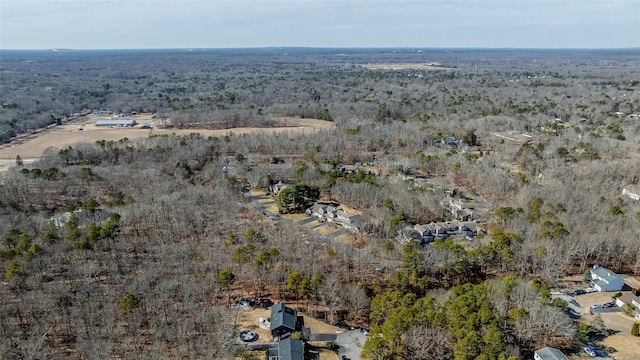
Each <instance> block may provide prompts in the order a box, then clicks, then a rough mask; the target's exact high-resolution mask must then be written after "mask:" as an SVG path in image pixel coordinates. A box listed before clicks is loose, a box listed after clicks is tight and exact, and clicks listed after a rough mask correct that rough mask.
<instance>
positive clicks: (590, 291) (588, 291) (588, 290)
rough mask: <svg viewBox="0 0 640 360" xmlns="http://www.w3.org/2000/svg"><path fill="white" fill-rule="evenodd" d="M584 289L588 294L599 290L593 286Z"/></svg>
mask: <svg viewBox="0 0 640 360" xmlns="http://www.w3.org/2000/svg"><path fill="white" fill-rule="evenodd" d="M584 291H585V292H586V293H587V294H591V293H594V292H596V291H597V290H596V289H594V288H592V287H588V288H586V289H584Z"/></svg>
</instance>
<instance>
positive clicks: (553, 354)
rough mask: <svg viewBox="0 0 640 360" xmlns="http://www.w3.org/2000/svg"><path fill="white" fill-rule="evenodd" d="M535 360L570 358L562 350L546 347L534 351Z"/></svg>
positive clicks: (562, 359) (564, 359) (563, 359)
mask: <svg viewBox="0 0 640 360" xmlns="http://www.w3.org/2000/svg"><path fill="white" fill-rule="evenodd" d="M533 359H534V360H569V359H567V357H566V356H565V355H564V354H563V353H562V351H560V350H558V349H556V348H552V347H544V348H542V349H540V350H536V351H535V352H534V353H533Z"/></svg>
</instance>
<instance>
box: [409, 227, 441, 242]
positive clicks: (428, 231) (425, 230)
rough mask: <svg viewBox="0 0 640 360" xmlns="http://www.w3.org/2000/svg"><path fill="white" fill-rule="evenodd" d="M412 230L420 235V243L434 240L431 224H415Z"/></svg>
mask: <svg viewBox="0 0 640 360" xmlns="http://www.w3.org/2000/svg"><path fill="white" fill-rule="evenodd" d="M413 228H414V229H415V230H417V231H418V232H419V233H420V236H421V243H428V242H432V241H433V240H435V239H436V229H435V227H434V226H432V225H431V224H427V225H420V224H417V225H416V226H414V227H413Z"/></svg>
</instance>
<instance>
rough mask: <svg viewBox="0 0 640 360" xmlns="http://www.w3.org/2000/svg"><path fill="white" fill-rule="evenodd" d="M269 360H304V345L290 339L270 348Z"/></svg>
mask: <svg viewBox="0 0 640 360" xmlns="http://www.w3.org/2000/svg"><path fill="white" fill-rule="evenodd" d="M269 360H304V343H303V342H302V341H300V340H296V339H292V338H290V337H288V338H286V339H282V340H280V341H279V342H278V343H277V344H273V345H271V346H270V347H269Z"/></svg>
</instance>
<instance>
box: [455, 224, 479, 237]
mask: <svg viewBox="0 0 640 360" xmlns="http://www.w3.org/2000/svg"><path fill="white" fill-rule="evenodd" d="M458 225H459V229H460V234H462V236H464V237H465V238H467V239H473V238H474V237H476V236H478V232H479V231H480V228H479V227H478V224H476V223H475V222H473V221H461V222H459V223H458Z"/></svg>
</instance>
